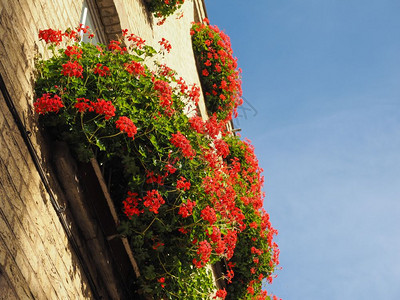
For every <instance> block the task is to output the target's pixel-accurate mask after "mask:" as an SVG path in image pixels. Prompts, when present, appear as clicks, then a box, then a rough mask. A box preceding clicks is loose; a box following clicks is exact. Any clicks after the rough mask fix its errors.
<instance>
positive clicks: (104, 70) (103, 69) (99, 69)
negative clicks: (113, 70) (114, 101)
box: [93, 64, 110, 77]
mask: <svg viewBox="0 0 400 300" xmlns="http://www.w3.org/2000/svg"><path fill="white" fill-rule="evenodd" d="M93 73H94V74H99V76H101V77H105V76H108V75H110V69H109V68H108V67H107V66H103V65H102V64H96V67H95V68H94V70H93Z"/></svg>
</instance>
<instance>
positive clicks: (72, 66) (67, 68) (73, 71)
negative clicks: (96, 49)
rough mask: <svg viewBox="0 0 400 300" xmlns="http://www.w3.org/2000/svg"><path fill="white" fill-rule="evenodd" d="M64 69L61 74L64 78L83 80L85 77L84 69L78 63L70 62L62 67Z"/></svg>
mask: <svg viewBox="0 0 400 300" xmlns="http://www.w3.org/2000/svg"><path fill="white" fill-rule="evenodd" d="M62 68H63V69H62V71H61V73H62V74H63V75H64V76H69V77H81V78H83V75H82V73H83V68H82V66H81V65H80V64H79V63H78V62H77V61H74V62H71V61H68V62H67V63H66V64H63V65H62Z"/></svg>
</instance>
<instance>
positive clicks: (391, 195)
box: [206, 0, 400, 300]
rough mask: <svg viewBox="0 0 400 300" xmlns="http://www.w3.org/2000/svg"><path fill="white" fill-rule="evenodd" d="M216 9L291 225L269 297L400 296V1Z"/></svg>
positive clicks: (274, 203) (219, 5) (215, 5)
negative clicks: (231, 49) (230, 45)
mask: <svg viewBox="0 0 400 300" xmlns="http://www.w3.org/2000/svg"><path fill="white" fill-rule="evenodd" d="M206 6H207V11H208V15H209V19H210V22H211V23H212V24H216V25H218V26H219V27H220V28H222V29H225V31H226V32H227V33H228V35H229V36H230V37H231V40H232V47H233V50H234V53H235V56H237V57H238V60H239V66H240V67H241V68H242V69H243V90H244V97H245V99H246V100H247V101H248V103H250V105H251V106H250V105H249V104H247V108H248V109H249V110H248V111H247V116H246V117H244V115H243V114H242V117H241V118H239V119H238V120H237V121H236V126H237V127H240V128H242V135H243V136H245V137H248V138H249V139H250V140H252V141H253V144H254V145H255V147H256V153H257V155H258V157H259V160H260V164H261V166H262V167H263V168H264V170H265V171H264V175H265V177H266V184H265V192H266V194H267V198H266V204H265V206H266V209H267V210H268V211H269V213H270V215H271V219H272V222H273V224H274V225H275V227H276V228H277V229H278V230H279V236H278V238H277V242H278V244H279V246H280V249H281V266H282V267H283V270H281V271H278V278H276V279H275V281H274V283H273V284H272V285H271V286H269V287H268V290H269V291H271V292H273V293H274V294H276V295H278V296H279V297H282V298H283V299H286V300H298V299H308V300H336V299H337V300H339V299H340V300H343V299H349V300H359V299H360V300H361V299H362V300H368V299H384V300H398V299H400V17H399V16H400V1H398V0H364V1H361V0H346V1H344V0H325V1H324V0H301V1H300V0H279V1H276V0H258V1H255V0H252V1H237V0H206ZM245 105H246V104H245ZM252 107H254V108H255V110H256V111H254V110H253V109H252ZM245 108H246V106H245ZM243 112H244V111H242V113H243Z"/></svg>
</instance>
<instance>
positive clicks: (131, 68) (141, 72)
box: [124, 60, 146, 77]
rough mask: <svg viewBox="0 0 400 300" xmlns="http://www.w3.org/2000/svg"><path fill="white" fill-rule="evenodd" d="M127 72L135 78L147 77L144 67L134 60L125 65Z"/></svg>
mask: <svg viewBox="0 0 400 300" xmlns="http://www.w3.org/2000/svg"><path fill="white" fill-rule="evenodd" d="M124 67H125V70H126V71H127V72H128V73H129V74H132V75H134V76H139V77H140V76H146V74H145V68H144V66H143V65H142V64H141V63H139V62H136V61H134V60H132V61H131V62H130V63H125V64H124Z"/></svg>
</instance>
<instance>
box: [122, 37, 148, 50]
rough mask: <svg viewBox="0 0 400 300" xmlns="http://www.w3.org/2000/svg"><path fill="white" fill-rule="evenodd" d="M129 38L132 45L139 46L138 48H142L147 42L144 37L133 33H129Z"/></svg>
mask: <svg viewBox="0 0 400 300" xmlns="http://www.w3.org/2000/svg"><path fill="white" fill-rule="evenodd" d="M127 40H128V41H130V42H131V43H132V46H133V47H134V48H138V49H142V48H143V46H144V45H145V43H146V41H145V40H144V39H142V38H141V37H139V36H137V35H135V34H133V33H131V35H129V36H128V37H127Z"/></svg>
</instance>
